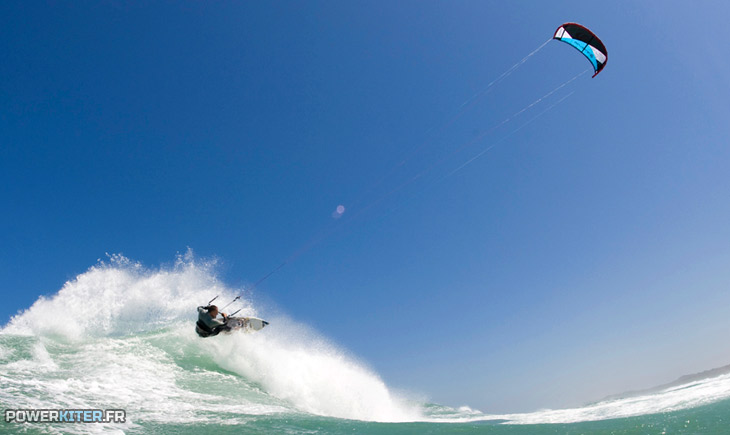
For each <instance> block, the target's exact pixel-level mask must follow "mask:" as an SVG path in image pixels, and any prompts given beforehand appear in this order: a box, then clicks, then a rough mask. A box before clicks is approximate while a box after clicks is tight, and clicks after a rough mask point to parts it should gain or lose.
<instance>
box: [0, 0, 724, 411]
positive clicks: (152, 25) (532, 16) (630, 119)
mask: <svg viewBox="0 0 730 435" xmlns="http://www.w3.org/2000/svg"><path fill="white" fill-rule="evenodd" d="M727 16H730V7H729V6H728V5H727V4H725V3H723V2H720V1H717V2H710V1H706V2H695V3H692V4H689V3H686V2H663V1H662V2H611V3H610V4H605V3H599V2H583V3H580V2H574V1H571V2H555V1H554V2H486V1H485V2H477V1H473V2H472V1H469V2H466V1H460V2H433V1H426V2H415V1H407V2H406V1H403V2H377V3H372V2H307V3H303V2H275V3H264V2H245V3H244V2H217V3H215V4H209V3H201V2H186V3H164V2H159V3H154V4H144V3H135V4H127V3H126V2H114V1H108V2H99V3H97V2H74V3H73V4H64V3H57V2H49V3H41V2H15V3H11V2H6V3H4V4H3V5H2V6H0V17H1V18H0V24H2V25H0V41H2V42H1V44H2V52H3V61H2V62H0V77H2V80H0V183H1V184H2V186H3V187H2V189H0V201H1V202H2V204H3V207H2V209H3V212H2V213H0V224H1V225H2V232H1V233H0V236H1V237H2V239H1V240H0V242H2V245H3V249H2V251H0V292H1V294H2V295H3V304H2V308H1V309H0V320H2V322H3V323H4V322H6V321H7V320H8V319H9V318H10V316H11V315H13V314H14V313H16V312H17V311H18V310H21V309H23V308H26V307H28V306H29V305H30V304H32V302H33V301H34V300H36V299H37V297H38V296H39V295H42V294H46V295H47V294H52V293H54V292H55V291H57V290H58V289H59V288H60V287H61V286H62V284H63V282H65V281H66V280H68V279H72V278H73V277H75V276H76V275H77V274H78V273H81V272H83V271H85V270H86V269H88V268H89V267H90V266H91V265H93V264H95V263H96V260H97V259H98V258H103V257H104V256H105V253H107V252H108V253H123V254H124V255H126V256H128V257H130V258H132V259H135V260H138V261H141V262H142V263H144V264H145V265H147V266H149V267H157V266H158V265H160V264H164V263H169V262H170V261H172V259H173V258H174V256H175V254H176V253H177V252H183V251H185V250H186V249H187V248H188V247H190V248H192V249H193V250H194V251H195V253H196V255H198V256H200V257H203V258H211V257H217V258H219V259H220V262H221V274H222V275H223V279H224V280H225V281H226V282H228V283H229V284H231V285H234V286H245V285H250V284H251V283H252V282H255V281H256V280H257V279H259V278H261V277H262V276H264V275H265V274H266V273H267V272H269V271H270V270H272V269H273V268H274V267H276V266H277V265H278V264H280V263H281V262H282V261H283V260H284V259H286V258H288V257H289V256H290V255H292V254H293V253H297V252H300V251H301V255H298V256H297V257H296V258H294V259H293V260H292V261H291V262H289V263H288V264H287V265H286V267H284V268H282V269H281V270H280V271H279V272H277V273H276V274H274V275H272V276H271V278H269V279H268V280H266V281H265V282H264V283H263V284H262V285H261V286H260V287H259V288H258V289H256V291H255V297H256V298H257V299H258V300H259V302H260V303H261V304H264V305H265V306H267V307H269V309H270V310H271V311H272V312H273V311H282V312H285V313H287V314H289V315H290V316H292V317H293V318H294V319H297V320H299V321H302V322H304V323H307V324H309V325H311V326H313V327H314V328H316V329H318V330H320V331H322V332H323V333H324V334H325V335H326V336H328V337H330V338H332V339H333V340H334V341H335V342H337V343H339V344H341V345H343V346H344V347H346V348H347V349H349V350H350V351H351V352H352V353H353V354H354V355H357V356H358V357H359V358H361V359H363V360H364V361H366V362H367V363H368V364H369V365H370V366H372V367H373V368H374V369H375V370H376V371H377V372H378V373H380V374H381V376H382V377H383V378H384V379H385V380H386V382H387V383H388V384H389V385H393V386H396V387H398V388H403V389H406V390H409V391H416V392H419V393H423V394H426V395H428V396H429V397H430V398H431V399H432V400H434V401H436V402H438V403H445V404H450V405H463V404H468V405H471V406H474V407H478V408H480V409H482V410H485V411H495V412H497V411H514V410H529V409H534V408H537V407H548V406H552V407H556V406H568V405H574V404H579V403H581V402H582V401H585V400H590V399H596V398H600V397H601V396H602V395H605V394H610V393H616V392H619V391H622V390H626V389H632V388H640V387H648V386H651V385H654V384H659V383H662V382H665V381H668V380H671V379H673V378H674V377H677V376H679V375H682V374H685V373H689V372H694V371H699V370H703V369H707V368H711V367H714V366H719V365H723V364H727V363H730V348H728V347H727V346H726V342H727V341H726V337H727V331H728V328H729V327H730V317H728V316H727V307H728V303H730V295H729V294H728V285H729V284H730V272H728V270H730V268H728V264H729V262H730V244H729V243H728V242H730V229H729V228H730V227H729V226H728V225H727V222H729V221H730V201H728V192H729V191H730V190H729V188H730V171H728V169H727V168H728V167H730V149H729V148H728V146H727V143H728V137H730V134H729V133H730V126H729V123H728V120H729V119H730V104H729V103H728V97H730V78H729V76H728V74H727V71H728V70H730V68H729V67H730V60H729V59H728V57H727V56H726V53H725V51H726V50H724V48H723V44H722V43H721V42H720V41H722V40H723V37H724V32H723V29H724V28H725V23H724V19H725V18H726V17H727ZM568 21H574V22H579V23H582V24H584V25H586V26H588V27H590V28H591V29H593V30H594V31H595V32H596V33H597V34H598V35H599V36H600V37H601V39H602V40H603V42H604V43H605V44H606V46H607V48H608V51H609V61H608V65H607V66H606V68H605V70H604V71H603V72H602V73H601V74H600V75H599V76H598V77H596V78H595V79H590V77H589V76H590V75H589V74H586V75H583V76H581V77H579V78H578V79H576V80H575V81H573V82H571V83H570V84H568V85H566V86H565V88H562V89H561V90H560V91H559V92H556V94H554V95H553V96H551V98H550V99H548V100H547V101H544V102H541V103H540V104H538V105H536V106H535V107H534V108H532V109H530V110H529V111H527V112H525V113H524V114H522V115H520V116H518V117H515V118H514V119H511V120H510V121H509V122H508V123H506V124H504V125H501V126H500V125H499V124H500V123H501V122H502V121H503V120H504V119H507V118H510V117H511V116H512V115H513V114H515V113H517V112H518V111H520V110H521V109H523V108H525V107H526V106H528V105H529V104H530V103H532V102H533V101H535V100H536V99H538V98H540V97H541V96H543V95H545V94H546V93H548V92H549V91H550V90H552V89H554V88H555V87H557V86H558V85H560V84H562V83H564V82H565V81H567V80H569V79H570V78H572V77H574V76H575V75H576V74H579V73H581V72H582V71H584V70H585V69H586V68H588V66H589V65H588V62H587V61H586V60H585V59H584V58H582V57H581V56H580V54H578V53H577V52H575V50H573V49H572V48H570V47H569V46H567V45H566V44H561V43H559V42H551V43H549V44H547V45H546V46H545V47H544V48H543V49H541V50H540V51H539V52H538V53H536V54H535V55H534V56H532V57H531V58H530V59H529V60H528V61H527V62H526V63H525V64H523V65H522V66H521V67H520V68H519V69H518V70H517V71H515V72H514V73H513V74H511V75H510V76H509V77H507V78H506V79H505V80H503V81H501V82H499V83H498V84H496V85H495V86H493V87H491V88H489V90H490V92H489V93H487V94H486V95H484V96H483V97H482V98H480V99H479V100H478V101H477V102H476V103H475V104H473V105H471V106H469V110H468V111H466V112H465V113H463V114H462V115H461V116H459V117H458V119H455V120H454V121H453V122H450V120H452V119H453V118H454V116H455V115H456V114H458V113H460V112H459V108H460V107H461V105H462V104H463V103H464V102H466V101H469V99H470V98H471V97H472V96H474V95H476V94H478V93H479V92H480V91H483V90H485V89H487V86H488V84H489V83H490V82H492V81H493V80H494V79H496V78H497V77H499V76H500V74H502V73H503V72H505V71H506V70H508V69H509V68H510V67H511V66H512V65H514V64H515V63H516V62H518V61H519V60H520V59H522V58H523V57H524V56H526V55H527V54H528V53H530V52H531V51H532V50H534V49H535V48H537V47H538V46H540V44H542V43H543V42H545V41H546V40H547V39H548V38H550V37H551V36H552V33H553V32H554V30H555V28H557V26H558V25H560V24H561V23H563V22H568ZM566 96H567V98H566V99H565V100H564V101H563V102H562V103H560V104H559V105H557V106H555V107H554V108H553V109H551V110H549V111H547V112H545V113H544V114H543V115H541V116H539V117H538V118H535V119H534V121H532V122H530V123H529V124H526V123H527V121H529V120H531V119H533V118H534V117H535V116H536V115H538V114H540V113H542V112H543V111H544V110H545V109H547V108H548V107H550V105H551V104H553V103H555V102H557V101H558V99H559V98H562V97H566ZM497 126H498V127H497ZM495 127H497V128H495ZM477 137H481V139H479V140H478V141H477V142H476V143H475V144H473V145H471V146H468V147H466V148H464V149H463V151H460V152H456V150H459V149H461V148H462V147H463V146H464V145H465V144H468V143H470V141H472V140H473V139H474V138H477ZM494 144H497V145H496V146H495V147H494V148H493V149H492V150H490V151H489V152H487V153H486V154H484V155H483V156H482V157H481V158H480V159H478V160H476V161H475V162H473V163H472V164H470V165H468V166H467V167H465V168H463V169H461V170H460V171H458V172H456V173H455V174H453V175H452V176H448V177H445V176H446V175H448V174H449V173H450V172H451V171H452V170H453V169H455V168H456V167H458V166H459V165H460V164H462V163H464V162H465V161H467V160H468V159H469V158H470V157H472V156H474V155H476V154H477V153H479V152H481V151H482V150H484V149H486V148H487V147H489V146H492V145H494ZM414 149H415V150H416V152H415V153H412V154H411V153H409V152H410V151H411V150H414ZM404 159H405V161H406V163H405V164H403V165H399V163H400V162H402V161H404ZM437 163H438V164H437ZM429 168H432V169H429ZM427 169H428V170H427ZM424 171H425V173H424ZM421 173H424V175H423V177H420V178H418V179H417V180H415V181H414V182H412V183H408V180H410V179H412V178H413V177H415V176H416V175H418V174H421ZM444 177H445V178H444ZM391 192H392V193H391ZM340 204H342V205H344V206H345V207H346V209H347V211H346V212H345V214H344V215H343V217H342V218H341V219H339V220H334V219H333V218H332V212H333V211H334V210H335V208H336V207H337V206H338V205H340ZM318 234H324V235H325V236H324V237H319V236H318ZM311 240H317V241H318V243H316V244H310V243H309V242H310V241H311ZM206 299H207V298H206ZM201 300H202V299H201Z"/></svg>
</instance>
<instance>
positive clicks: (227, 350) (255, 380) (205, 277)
mask: <svg viewBox="0 0 730 435" xmlns="http://www.w3.org/2000/svg"><path fill="white" fill-rule="evenodd" d="M235 293H236V292H235V290H234V289H230V288H227V287H226V286H225V285H224V284H223V283H222V282H220V281H219V280H218V279H217V278H216V276H215V273H214V271H213V270H212V266H211V265H210V264H207V263H204V262H200V261H196V260H195V259H194V258H193V257H192V255H190V254H188V255H185V256H181V257H180V258H178V259H177V261H176V263H175V264H173V265H170V266H169V267H166V268H161V269H156V270H149V269H146V268H144V267H142V266H141V265H139V264H136V263H134V262H131V261H129V260H127V259H126V258H124V257H121V256H112V257H111V259H110V260H108V261H107V262H99V264H98V265H96V266H94V267H92V268H91V269H89V270H88V271H87V272H85V273H83V274H81V275H79V276H78V277H76V278H75V279H74V280H72V281H69V282H67V283H66V284H65V285H64V286H63V288H62V289H61V290H59V291H58V292H57V293H56V294H54V295H52V296H50V297H47V298H40V299H38V300H37V301H36V302H35V303H34V304H33V305H32V306H31V307H29V308H28V309H26V310H24V311H22V312H21V313H19V314H18V315H16V316H15V317H13V318H12V319H11V321H10V322H9V323H8V324H7V325H5V326H4V327H3V328H2V330H0V408H2V409H8V408H21V409H25V408H45V409H49V408H51V409H53V408H72V409H82V408H88V409H120V408H121V409H124V410H126V413H127V414H126V416H127V421H126V422H125V423H123V424H73V423H64V424H61V423H56V424H37V423H34V424H29V423H26V424H15V423H5V422H4V421H3V422H0V433H27V434H36V433H38V434H41V433H42V434H47V433H51V434H56V433H79V434H87V433H113V434H148V433H149V434H205V433H211V434H217V435H221V434H240V433H284V434H289V433H291V434H314V433H317V434H339V433H363V434H378V433H385V434H412V433H417V434H420V433H424V434H441V433H463V434H472V433H478V434H481V433H485V434H593V433H597V434H678V433H680V434H682V433H686V434H730V375H723V376H718V377H714V378H709V379H704V380H700V381H694V382H692V383H689V384H687V385H681V386H676V387H672V388H668V389H666V390H663V391H660V392H655V393H652V394H646V395H643V396H638V397H627V398H618V399H611V400H608V401H604V402H598V403H593V404H589V405H586V406H584V407H580V408H574V409H562V410H540V411H536V412H532V413H521V414H501V415H500V414H489V413H488V412H482V411H478V410H474V409H470V408H468V407H463V408H450V407H446V406H440V405H438V404H433V403H424V402H423V401H422V400H418V399H414V398H413V397H408V395H407V394H406V395H404V394H403V393H398V392H395V391H393V390H392V389H391V388H389V387H388V385H386V384H385V383H384V382H383V381H382V380H381V379H380V377H379V376H378V375H377V373H374V372H373V371H372V370H370V369H369V368H368V367H367V366H366V365H365V364H363V363H362V362H360V361H358V360H357V358H356V357H354V356H352V355H350V354H348V353H347V352H346V351H345V350H343V349H341V348H339V347H338V346H336V345H334V344H333V343H331V342H329V341H328V340H327V339H326V338H324V337H321V336H320V335H318V334H317V333H315V332H313V331H311V330H310V329H309V328H307V327H306V326H304V325H301V324H297V323H296V322H293V321H291V320H289V319H286V318H270V319H268V320H270V321H271V322H272V324H271V326H270V327H268V328H266V329H264V330H263V331H261V332H258V333H251V334H243V333H240V334H231V335H225V336H223V335H222V336H219V337H216V338H215V339H201V338H199V337H197V336H196V334H195V333H194V331H193V323H192V321H193V320H194V318H195V312H194V308H195V307H196V306H197V305H199V304H201V303H203V302H205V301H201V300H200V296H201V294H204V295H206V296H207V295H216V294H219V295H220V300H222V301H227V300H231V299H233V297H234V296H235ZM242 305H243V307H244V309H243V311H242V313H244V312H245V313H247V314H248V315H254V316H255V315H257V314H259V313H257V311H256V307H255V306H253V305H252V304H251V303H250V302H248V301H246V300H243V301H242Z"/></svg>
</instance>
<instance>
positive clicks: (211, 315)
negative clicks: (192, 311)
mask: <svg viewBox="0 0 730 435" xmlns="http://www.w3.org/2000/svg"><path fill="white" fill-rule="evenodd" d="M220 314H221V316H222V317H223V321H220V320H218V319H216V317H218V307H216V306H215V305H208V306H207V307H202V306H201V307H198V321H197V322H196V323H195V332H197V333H198V335H199V336H201V337H203V338H205V337H212V336H215V335H218V334H220V333H221V332H222V331H230V330H231V328H230V326H228V325H226V323H225V322H226V321H227V320H228V316H226V313H220Z"/></svg>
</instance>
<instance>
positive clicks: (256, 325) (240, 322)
mask: <svg viewBox="0 0 730 435" xmlns="http://www.w3.org/2000/svg"><path fill="white" fill-rule="evenodd" d="M268 324H269V322H267V321H266V320H263V319H259V318H257V317H229V318H228V319H227V320H226V326H228V327H230V328H231V332H233V331H243V332H253V331H260V330H262V329H264V326H266V325H268Z"/></svg>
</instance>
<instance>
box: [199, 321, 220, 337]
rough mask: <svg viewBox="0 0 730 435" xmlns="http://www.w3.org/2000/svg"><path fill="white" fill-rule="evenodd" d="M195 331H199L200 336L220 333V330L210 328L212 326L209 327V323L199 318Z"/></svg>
mask: <svg viewBox="0 0 730 435" xmlns="http://www.w3.org/2000/svg"><path fill="white" fill-rule="evenodd" d="M195 332H197V333H198V335H199V336H200V337H203V338H206V337H211V336H214V335H218V333H219V332H220V331H214V330H212V329H210V327H208V325H206V324H205V323H203V322H202V321H200V320H198V321H197V322H195Z"/></svg>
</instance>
